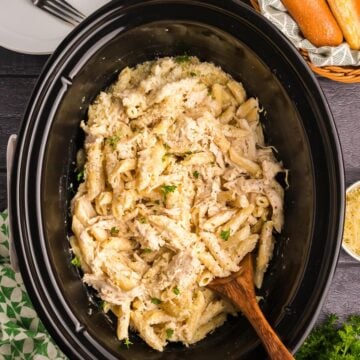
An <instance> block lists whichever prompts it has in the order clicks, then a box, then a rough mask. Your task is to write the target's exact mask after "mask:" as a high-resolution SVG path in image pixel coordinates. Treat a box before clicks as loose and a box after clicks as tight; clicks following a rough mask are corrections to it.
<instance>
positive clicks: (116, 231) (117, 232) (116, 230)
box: [110, 226, 120, 236]
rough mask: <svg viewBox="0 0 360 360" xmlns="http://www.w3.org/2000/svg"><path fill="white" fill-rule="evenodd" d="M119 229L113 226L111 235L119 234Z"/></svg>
mask: <svg viewBox="0 0 360 360" xmlns="http://www.w3.org/2000/svg"><path fill="white" fill-rule="evenodd" d="M119 231H120V230H119V229H118V228H117V227H115V226H113V227H112V228H111V229H110V235H111V236H116V235H117V234H119Z"/></svg>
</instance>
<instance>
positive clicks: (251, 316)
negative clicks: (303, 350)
mask: <svg viewBox="0 0 360 360" xmlns="http://www.w3.org/2000/svg"><path fill="white" fill-rule="evenodd" d="M244 310H245V309H243V313H244V315H245V316H246V317H247V319H248V320H249V321H250V323H251V325H252V326H253V328H254V329H255V331H256V332H257V334H258V335H259V337H260V339H261V340H262V342H263V344H264V346H265V348H266V351H267V353H268V354H269V357H270V359H271V360H294V357H293V356H292V355H291V353H290V352H289V350H288V349H287V348H286V347H285V345H284V344H283V343H282V341H281V340H280V339H279V337H278V336H277V335H276V333H275V332H274V330H273V329H272V327H271V326H270V325H269V323H268V322H267V320H266V318H265V316H264V315H263V313H262V311H261V310H260V308H259V306H258V304H257V303H256V302H255V303H254V304H251V306H250V309H249V311H247V310H245V311H246V313H245V311H244Z"/></svg>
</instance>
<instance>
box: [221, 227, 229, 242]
mask: <svg viewBox="0 0 360 360" xmlns="http://www.w3.org/2000/svg"><path fill="white" fill-rule="evenodd" d="M220 237H221V238H222V239H223V240H225V241H228V240H229V237H230V229H228V230H222V231H221V233H220Z"/></svg>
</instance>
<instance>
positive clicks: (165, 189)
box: [160, 185, 176, 201]
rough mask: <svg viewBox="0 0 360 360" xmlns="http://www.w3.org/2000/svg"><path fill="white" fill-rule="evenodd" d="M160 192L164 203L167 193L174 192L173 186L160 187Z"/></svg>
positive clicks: (174, 187)
mask: <svg viewBox="0 0 360 360" xmlns="http://www.w3.org/2000/svg"><path fill="white" fill-rule="evenodd" d="M160 190H161V191H162V193H163V196H164V201H166V197H167V195H168V194H169V193H173V192H174V191H175V190H176V186H175V185H162V186H161V188H160Z"/></svg>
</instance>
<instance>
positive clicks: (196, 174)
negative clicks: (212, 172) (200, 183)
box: [193, 170, 200, 179]
mask: <svg viewBox="0 0 360 360" xmlns="http://www.w3.org/2000/svg"><path fill="white" fill-rule="evenodd" d="M199 176H200V174H199V172H198V171H197V170H195V171H194V172H193V177H194V178H195V179H198V178H199Z"/></svg>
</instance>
